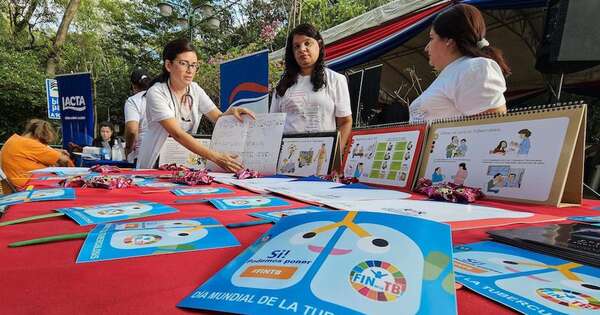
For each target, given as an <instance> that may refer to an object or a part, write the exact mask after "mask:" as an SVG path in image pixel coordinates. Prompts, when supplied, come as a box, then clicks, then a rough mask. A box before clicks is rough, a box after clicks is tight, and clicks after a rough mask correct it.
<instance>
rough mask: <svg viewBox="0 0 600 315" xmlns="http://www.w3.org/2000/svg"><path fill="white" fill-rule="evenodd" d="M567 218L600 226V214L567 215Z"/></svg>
mask: <svg viewBox="0 0 600 315" xmlns="http://www.w3.org/2000/svg"><path fill="white" fill-rule="evenodd" d="M567 219H569V220H571V221H577V222H584V223H589V224H591V225H597V226H600V215H597V216H575V217H568V218H567Z"/></svg>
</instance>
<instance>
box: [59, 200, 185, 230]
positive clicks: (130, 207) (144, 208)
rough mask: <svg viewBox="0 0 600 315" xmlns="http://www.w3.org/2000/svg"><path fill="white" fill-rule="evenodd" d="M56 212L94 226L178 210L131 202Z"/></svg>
mask: <svg viewBox="0 0 600 315" xmlns="http://www.w3.org/2000/svg"><path fill="white" fill-rule="evenodd" d="M56 211H58V212H60V213H64V214H66V215H67V216H69V218H71V219H73V220H75V222H77V224H79V225H92V224H100V223H107V222H115V221H123V220H129V219H135V218H143V217H149V216H155V215H160V214H166V213H175V212H177V211H178V210H177V209H175V208H173V207H169V206H166V205H162V204H159V203H156V202H151V201H131V202H118V203H109V204H102V205H93V206H85V207H70V208H60V209H56Z"/></svg>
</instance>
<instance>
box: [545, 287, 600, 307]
mask: <svg viewBox="0 0 600 315" xmlns="http://www.w3.org/2000/svg"><path fill="white" fill-rule="evenodd" d="M536 293H537V294H538V295H539V296H541V297H542V298H544V299H546V300H548V301H550V302H552V303H556V304H559V305H563V306H566V307H570V308H579V309H586V310H600V301H598V300H596V299H595V298H594V297H593V296H590V295H587V294H584V293H579V292H575V291H571V290H565V289H553V288H540V289H537V290H536Z"/></svg>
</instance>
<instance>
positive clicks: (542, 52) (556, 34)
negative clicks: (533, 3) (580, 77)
mask: <svg viewBox="0 0 600 315" xmlns="http://www.w3.org/2000/svg"><path fill="white" fill-rule="evenodd" d="M598 18H600V0H550V1H549V2H548V8H547V14H546V22H545V27H544V35H543V37H542V40H541V42H540V47H539V48H538V51H537V60H536V64H535V68H536V69H537V70H539V71H540V72H543V73H571V72H577V71H581V70H584V69H587V68H590V67H593V66H595V65H597V64H600V27H598V22H597V21H596V19H598Z"/></svg>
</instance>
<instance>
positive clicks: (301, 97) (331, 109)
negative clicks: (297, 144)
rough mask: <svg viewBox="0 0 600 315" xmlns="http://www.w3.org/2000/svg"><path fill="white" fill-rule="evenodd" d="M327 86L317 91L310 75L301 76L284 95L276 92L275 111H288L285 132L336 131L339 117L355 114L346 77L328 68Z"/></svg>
mask: <svg viewBox="0 0 600 315" xmlns="http://www.w3.org/2000/svg"><path fill="white" fill-rule="evenodd" d="M325 78H326V82H327V86H326V87H323V88H321V89H320V90H319V91H317V92H315V91H313V84H312V82H310V76H302V75H298V82H296V84H294V85H292V86H291V87H289V88H288V89H287V91H285V94H284V95H283V97H279V96H277V91H274V92H273V97H272V101H271V110H270V112H271V113H287V118H286V120H285V127H284V130H283V131H284V132H285V133H290V132H322V131H333V130H336V123H335V118H336V117H346V116H350V115H352V110H351V109H350V92H349V91H348V82H347V81H346V77H345V76H344V75H342V74H339V73H337V72H335V71H332V70H329V69H327V68H325Z"/></svg>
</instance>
